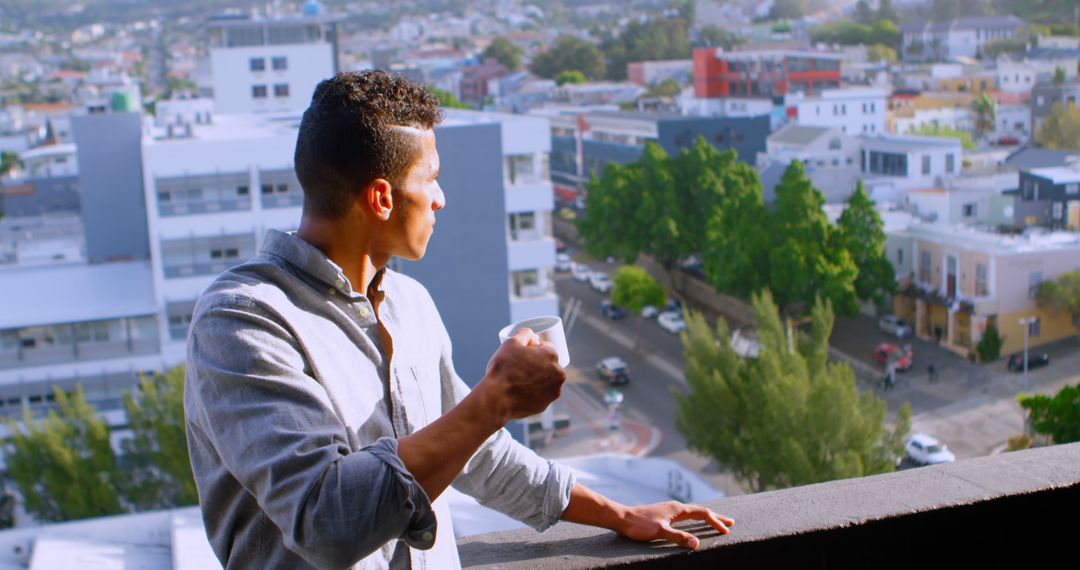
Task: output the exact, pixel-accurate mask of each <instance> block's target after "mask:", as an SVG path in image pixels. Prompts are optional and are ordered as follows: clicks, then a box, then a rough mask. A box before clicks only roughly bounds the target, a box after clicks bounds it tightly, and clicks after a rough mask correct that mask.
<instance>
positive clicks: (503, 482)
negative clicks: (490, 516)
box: [439, 320, 575, 532]
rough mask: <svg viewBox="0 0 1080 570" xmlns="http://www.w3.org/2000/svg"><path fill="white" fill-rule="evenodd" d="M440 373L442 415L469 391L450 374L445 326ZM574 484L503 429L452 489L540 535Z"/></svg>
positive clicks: (561, 508)
mask: <svg viewBox="0 0 1080 570" xmlns="http://www.w3.org/2000/svg"><path fill="white" fill-rule="evenodd" d="M441 322H442V321H441V320H440V321H439V323H440V324H441ZM440 374H441V377H442V386H443V402H442V404H443V413H446V411H447V410H449V409H450V408H451V407H453V406H455V405H457V403H458V402H460V401H461V400H463V399H464V398H465V396H467V395H468V394H469V387H468V385H466V384H465V382H464V381H462V380H461V378H460V377H458V375H457V372H455V370H454V364H453V358H452V348H451V343H450V337H449V335H447V334H446V331H445V328H444V329H443V331H442V355H441V358H440ZM574 483H575V477H574V472H573V470H572V469H570V468H569V467H566V466H565V465H560V464H558V463H556V462H554V461H549V460H547V459H544V458H542V457H540V456H539V455H537V454H536V453H534V452H533V451H532V450H531V449H529V448H527V447H525V446H523V445H521V444H520V443H518V442H517V441H515V440H514V438H513V437H511V436H510V432H508V431H506V429H505V428H504V429H500V430H499V431H497V432H495V434H494V435H492V436H491V437H489V438H488V439H487V441H485V442H484V444H483V445H481V446H480V449H479V450H477V452H476V453H475V454H473V456H472V458H471V459H470V460H469V462H468V463H467V464H466V465H465V468H464V469H463V470H462V472H461V474H460V475H458V477H457V478H456V479H454V482H453V487H454V488H455V489H457V490H458V491H461V492H462V493H465V494H467V495H470V496H472V497H473V498H475V499H476V500H477V501H478V502H479V503H480V504H482V505H484V506H486V507H489V508H492V509H495V510H496V511H499V512H501V513H503V514H505V515H507V516H509V517H511V518H514V519H517V520H519V521H521V522H523V523H525V524H527V525H529V526H531V527H533V528H534V529H536V530H537V531H540V532H543V531H544V530H547V529H548V528H549V527H550V526H552V525H554V524H555V523H557V522H559V519H560V518H561V517H562V514H563V511H565V510H566V507H567V506H568V505H569V504H570V491H571V490H572V489H573V487H574Z"/></svg>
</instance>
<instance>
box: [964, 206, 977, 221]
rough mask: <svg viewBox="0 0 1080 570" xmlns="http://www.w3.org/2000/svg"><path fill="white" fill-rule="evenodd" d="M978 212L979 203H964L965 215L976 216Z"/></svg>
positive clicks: (966, 216) (967, 216)
mask: <svg viewBox="0 0 1080 570" xmlns="http://www.w3.org/2000/svg"><path fill="white" fill-rule="evenodd" d="M976 212H978V205H977V204H975V203H969V204H964V217H965V218H974V217H975V216H976Z"/></svg>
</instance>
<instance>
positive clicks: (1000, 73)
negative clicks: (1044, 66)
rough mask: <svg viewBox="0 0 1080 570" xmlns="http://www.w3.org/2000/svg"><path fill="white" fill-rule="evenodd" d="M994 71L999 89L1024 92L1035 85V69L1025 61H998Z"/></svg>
mask: <svg viewBox="0 0 1080 570" xmlns="http://www.w3.org/2000/svg"><path fill="white" fill-rule="evenodd" d="M994 73H995V76H996V81H995V83H996V84H997V88H998V90H1000V91H1005V92H1008V93H1026V92H1029V91H1031V88H1032V87H1035V70H1034V69H1032V67H1031V65H1029V64H1028V63H1027V62H1016V61H1004V60H1003V61H999V62H998V63H997V69H996V70H995V72H994Z"/></svg>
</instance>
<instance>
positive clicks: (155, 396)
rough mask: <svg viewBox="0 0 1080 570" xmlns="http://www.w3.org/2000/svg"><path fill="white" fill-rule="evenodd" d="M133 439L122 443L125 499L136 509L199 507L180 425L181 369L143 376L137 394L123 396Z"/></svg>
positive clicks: (183, 433)
mask: <svg viewBox="0 0 1080 570" xmlns="http://www.w3.org/2000/svg"><path fill="white" fill-rule="evenodd" d="M124 409H125V410H126V411H127V418H128V423H129V424H130V425H131V431H132V432H134V437H133V438H131V439H129V440H126V441H124V459H125V461H126V462H128V463H129V464H130V465H131V468H129V469H128V473H129V475H128V482H127V495H128V497H129V500H130V501H131V502H132V503H133V504H135V505H136V506H137V507H139V508H140V509H157V508H171V507H177V506H182V505H194V504H197V503H198V502H199V496H198V492H197V491H196V489H195V479H194V476H193V475H192V473H191V459H190V457H189V455H188V446H187V430H186V427H185V422H184V366H183V365H181V366H177V367H175V368H170V369H169V370H167V371H165V373H164V374H154V375H152V376H149V377H147V376H142V377H140V379H139V389H138V392H137V394H132V393H130V392H127V391H125V392H124Z"/></svg>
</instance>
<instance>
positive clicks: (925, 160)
mask: <svg viewBox="0 0 1080 570" xmlns="http://www.w3.org/2000/svg"><path fill="white" fill-rule="evenodd" d="M922 173H923V175H924V176H925V175H927V174H930V157H929V156H924V157H922Z"/></svg>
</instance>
